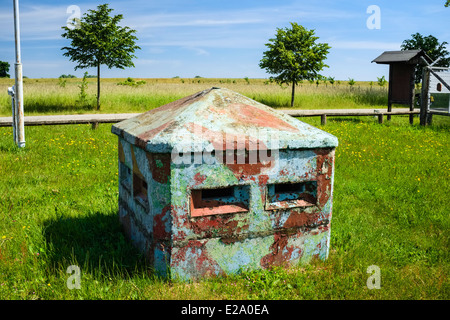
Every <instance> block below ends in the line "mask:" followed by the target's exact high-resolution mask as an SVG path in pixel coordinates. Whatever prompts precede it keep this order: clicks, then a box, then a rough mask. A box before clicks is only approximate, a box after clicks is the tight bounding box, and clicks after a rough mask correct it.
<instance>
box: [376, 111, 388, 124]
mask: <svg viewBox="0 0 450 320" xmlns="http://www.w3.org/2000/svg"><path fill="white" fill-rule="evenodd" d="M388 116H389V115H388ZM378 123H383V114H382V113H380V114H379V115H378Z"/></svg>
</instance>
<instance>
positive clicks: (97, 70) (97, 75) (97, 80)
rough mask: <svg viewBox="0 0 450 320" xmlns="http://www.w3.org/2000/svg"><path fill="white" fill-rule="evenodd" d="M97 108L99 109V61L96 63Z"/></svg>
mask: <svg viewBox="0 0 450 320" xmlns="http://www.w3.org/2000/svg"><path fill="white" fill-rule="evenodd" d="M97 110H100V63H97Z"/></svg>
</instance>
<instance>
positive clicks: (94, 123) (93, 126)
mask: <svg viewBox="0 0 450 320" xmlns="http://www.w3.org/2000/svg"><path fill="white" fill-rule="evenodd" d="M97 128H98V122H92V130H95V129H97Z"/></svg>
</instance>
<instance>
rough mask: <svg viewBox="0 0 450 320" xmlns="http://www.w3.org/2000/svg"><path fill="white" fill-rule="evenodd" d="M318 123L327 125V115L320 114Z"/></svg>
mask: <svg viewBox="0 0 450 320" xmlns="http://www.w3.org/2000/svg"><path fill="white" fill-rule="evenodd" d="M320 123H321V124H322V125H323V126H324V125H326V124H327V115H326V114H322V115H321V116H320Z"/></svg>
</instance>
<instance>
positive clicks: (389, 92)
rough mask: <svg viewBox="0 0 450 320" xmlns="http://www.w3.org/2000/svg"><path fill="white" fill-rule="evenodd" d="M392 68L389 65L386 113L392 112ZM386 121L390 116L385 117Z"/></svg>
mask: <svg viewBox="0 0 450 320" xmlns="http://www.w3.org/2000/svg"><path fill="white" fill-rule="evenodd" d="M392 68H393V67H392V65H391V64H390V65H389V83H388V112H391V111H392V102H391V100H392V80H393V78H392V74H393V71H392ZM387 120H388V121H389V120H391V115H390V114H388V115H387Z"/></svg>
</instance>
